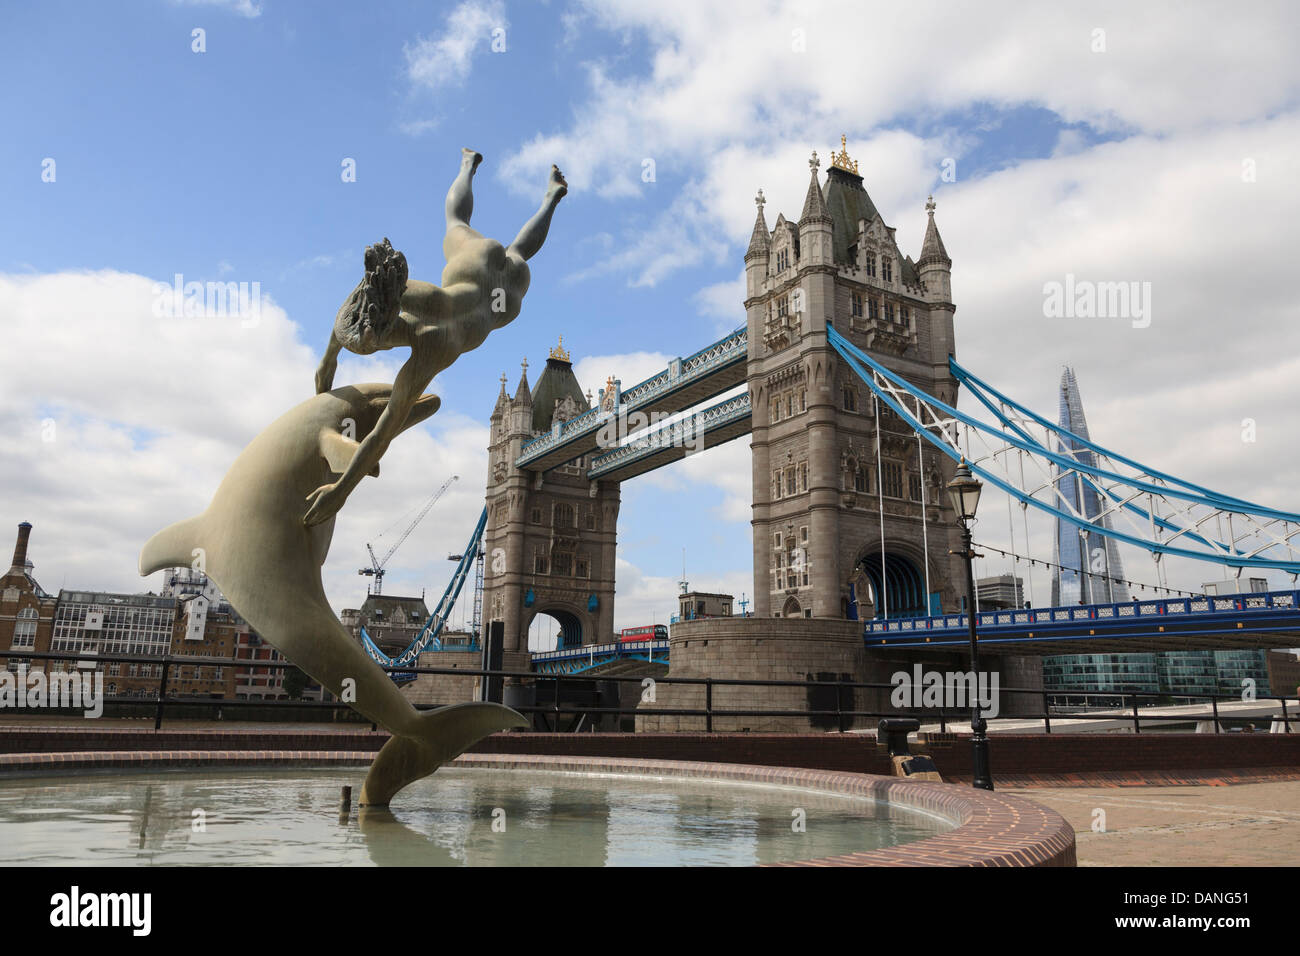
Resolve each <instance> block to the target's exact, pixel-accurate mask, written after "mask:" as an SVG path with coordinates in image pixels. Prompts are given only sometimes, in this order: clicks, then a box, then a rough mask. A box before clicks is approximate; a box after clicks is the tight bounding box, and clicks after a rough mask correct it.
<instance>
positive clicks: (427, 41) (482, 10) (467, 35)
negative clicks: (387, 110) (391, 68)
mask: <svg viewBox="0 0 1300 956" xmlns="http://www.w3.org/2000/svg"><path fill="white" fill-rule="evenodd" d="M509 25H510V24H509V22H508V21H507V20H506V15H505V5H504V4H503V3H501V0H486V2H480V0H465V2H464V3H461V4H459V5H458V6H457V7H456V8H455V9H454V10H452V11H451V13H450V14H448V15H447V21H446V26H445V29H444V30H443V32H442V33H441V34H438V35H435V36H428V37H421V38H419V39H418V40H416V41H415V43H413V44H411V45H409V46H407V47H406V48H405V51H404V52H405V54H406V67H407V77H408V78H409V79H410V81H411V83H412V84H413V85H414V86H417V87H420V88H423V89H425V90H429V91H435V92H436V91H438V90H442V89H445V88H448V87H456V86H461V85H463V84H464V82H465V81H466V80H467V79H468V78H469V74H470V71H471V69H472V60H473V57H474V53H475V52H476V51H477V50H478V49H479V48H480V47H487V46H489V45H490V44H491V43H492V37H493V31H494V30H498V29H500V30H505V29H506V28H507V27H508V26H509ZM426 122H427V121H426ZM424 128H427V127H423V126H421V127H417V128H416V130H415V131H417V132H419V131H423V129H424Z"/></svg>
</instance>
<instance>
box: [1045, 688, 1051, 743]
mask: <svg viewBox="0 0 1300 956" xmlns="http://www.w3.org/2000/svg"><path fill="white" fill-rule="evenodd" d="M1043 728H1044V730H1043V732H1044V733H1048V734H1050V733H1051V732H1052V705H1051V704H1050V703H1049V702H1048V700H1047V691H1043Z"/></svg>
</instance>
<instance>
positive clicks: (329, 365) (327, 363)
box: [316, 329, 343, 395]
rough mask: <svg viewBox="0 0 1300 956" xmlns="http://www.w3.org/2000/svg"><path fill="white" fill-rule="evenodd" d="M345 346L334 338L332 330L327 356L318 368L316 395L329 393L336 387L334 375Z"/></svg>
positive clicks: (327, 345)
mask: <svg viewBox="0 0 1300 956" xmlns="http://www.w3.org/2000/svg"><path fill="white" fill-rule="evenodd" d="M342 349H343V346H342V345H340V344H339V340H338V339H337V338H335V337H334V330H333V329H331V330H330V340H329V342H328V343H327V344H326V346H325V354H324V355H323V356H321V360H320V365H318V366H317V367H316V394H317V395H319V394H320V393H321V392H328V391H329V390H330V389H332V388H333V387H334V373H335V372H336V371H337V370H338V367H339V352H340V351H342Z"/></svg>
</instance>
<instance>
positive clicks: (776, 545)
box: [772, 531, 781, 551]
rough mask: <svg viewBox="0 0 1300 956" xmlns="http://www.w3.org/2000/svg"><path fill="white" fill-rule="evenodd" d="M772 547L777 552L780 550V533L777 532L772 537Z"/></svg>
mask: <svg viewBox="0 0 1300 956" xmlns="http://www.w3.org/2000/svg"><path fill="white" fill-rule="evenodd" d="M772 547H773V548H775V549H776V550H778V551H780V550H781V532H779V531H778V532H777V533H776V534H774V535H772Z"/></svg>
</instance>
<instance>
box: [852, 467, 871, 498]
mask: <svg viewBox="0 0 1300 956" xmlns="http://www.w3.org/2000/svg"><path fill="white" fill-rule="evenodd" d="M853 490H854V491H860V492H862V493H864V494H867V493H870V491H871V476H870V475H868V474H867V469H866V468H857V469H855V470H854V472H853Z"/></svg>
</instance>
